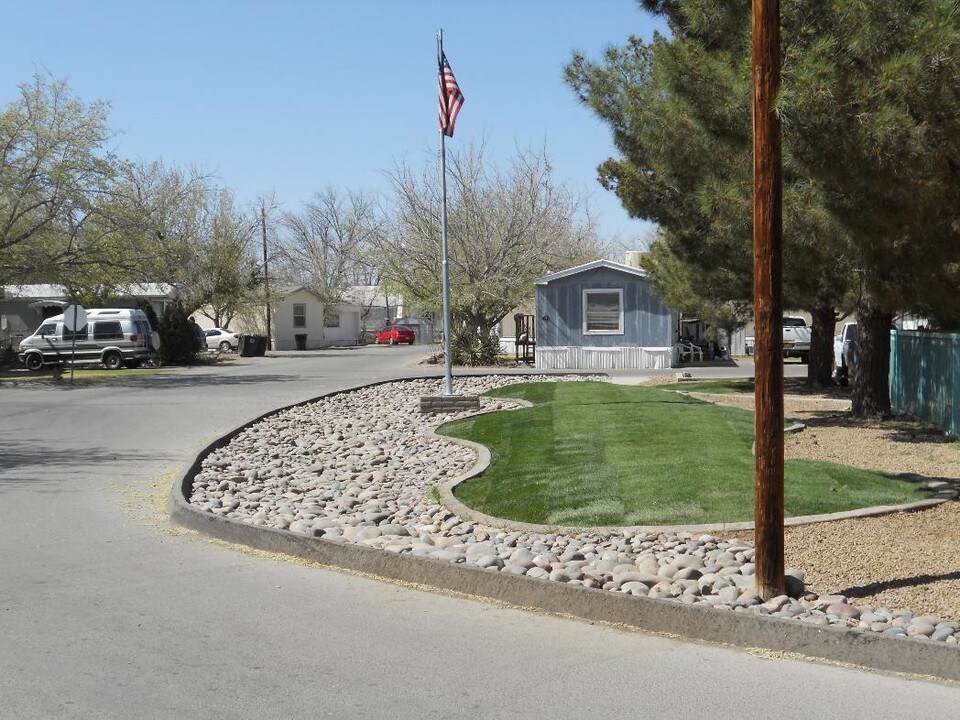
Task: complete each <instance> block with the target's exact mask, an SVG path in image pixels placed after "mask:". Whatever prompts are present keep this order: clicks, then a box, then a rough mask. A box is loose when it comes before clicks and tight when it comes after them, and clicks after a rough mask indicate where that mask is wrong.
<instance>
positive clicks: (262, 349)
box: [257, 335, 268, 357]
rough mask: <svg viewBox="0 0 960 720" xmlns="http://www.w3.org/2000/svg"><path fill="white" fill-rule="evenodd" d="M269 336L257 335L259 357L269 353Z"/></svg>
mask: <svg viewBox="0 0 960 720" xmlns="http://www.w3.org/2000/svg"><path fill="white" fill-rule="evenodd" d="M267 340H268V338H267V336H266V335H257V357H263V356H264V355H266V354H267Z"/></svg>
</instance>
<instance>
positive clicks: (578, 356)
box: [536, 345, 671, 370]
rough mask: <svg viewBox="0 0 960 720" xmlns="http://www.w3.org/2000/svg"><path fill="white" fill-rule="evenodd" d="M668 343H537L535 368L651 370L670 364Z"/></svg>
mask: <svg viewBox="0 0 960 720" xmlns="http://www.w3.org/2000/svg"><path fill="white" fill-rule="evenodd" d="M670 354H671V349H670V348H669V347H618V348H606V347H544V346H542V345H538V346H537V364H536V367H537V369H538V370H654V369H664V368H669V367H670Z"/></svg>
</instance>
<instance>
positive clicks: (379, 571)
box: [169, 380, 960, 681]
mask: <svg viewBox="0 0 960 720" xmlns="http://www.w3.org/2000/svg"><path fill="white" fill-rule="evenodd" d="M384 382H393V381H392V380H391V381H384ZM381 384H384V383H383V382H381V383H370V384H367V385H360V386H356V387H352V388H348V389H345V390H340V391H338V392H335V393H329V394H327V395H322V396H320V397H321V398H322V397H330V396H333V395H338V394H341V393H344V392H349V391H351V390H355V389H357V388H358V387H369V386H375V385H381ZM316 399H319V398H315V399H314V400H307V401H304V402H301V403H295V404H293V405H290V406H287V407H298V406H300V405H304V404H306V403H309V402H314V401H315V400H316ZM287 407H285V408H280V409H279V410H275V411H272V412H269V413H264V414H263V415H261V416H260V417H258V418H256V419H255V420H252V421H251V422H249V423H246V424H244V425H243V426H241V427H239V428H237V429H236V430H234V431H232V432H230V433H227V434H226V435H224V436H223V437H221V438H219V439H217V440H215V441H213V442H212V443H210V444H209V445H208V446H207V447H206V448H204V449H203V451H202V452H200V453H199V454H198V455H197V457H196V458H195V459H194V461H193V463H192V464H191V465H190V466H189V467H188V468H187V469H186V471H185V472H184V473H183V474H182V476H181V477H180V478H179V479H178V480H177V481H176V482H175V484H174V486H173V487H172V488H171V491H170V496H169V510H170V517H171V519H172V520H173V521H174V522H175V523H177V524H178V525H181V526H183V527H186V528H190V529H193V530H196V531H198V532H201V533H204V534H205V535H210V536H212V537H216V538H220V539H222V540H225V541H228V542H235V543H241V544H244V545H247V546H250V547H253V548H257V549H260V550H265V551H269V552H280V553H284V554H288V555H292V556H295V557H300V558H304V559H308V560H312V561H314V562H318V563H322V564H325V565H331V566H334V567H338V568H342V569H346V570H352V571H357V572H362V573H369V574H372V575H377V576H380V577H383V578H388V579H391V580H397V581H402V582H407V583H415V584H420V585H425V586H428V587H432V588H436V589H441V590H448V591H452V592H457V593H463V594H466V595H472V596H476V597H479V598H484V599H488V600H497V601H501V602H505V603H509V604H511V605H516V606H519V607H524V608H536V609H539V610H543V611H546V612H551V613H558V614H562V615H569V616H573V617H577V618H581V619H584V620H589V621H595V622H606V623H612V624H620V625H625V626H628V627H633V628H638V629H641V630H647V631H651V632H658V633H668V634H671V635H679V636H682V637H685V638H690V639H695V640H703V641H707V642H713V643H721V644H726V645H733V646H737V647H741V648H764V649H767V650H773V651H784V652H791V653H798V654H800V655H803V656H807V657H810V658H820V659H825V660H830V661H835V662H842V663H850V664H853V665H860V666H864V667H868V668H874V669H877V670H883V671H889V672H898V673H910V674H916V675H925V676H931V677H936V678H943V679H947V680H955V681H960V647H951V646H948V645H943V644H940V643H932V642H930V641H928V640H917V639H899V638H889V637H882V636H879V635H876V634H873V633H864V632H860V631H856V630H850V629H844V628H836V627H820V626H816V625H812V624H809V623H803V622H798V621H792V620H785V619H780V618H771V617H764V616H757V615H751V614H743V613H737V612H734V611H727V612H725V611H721V610H716V609H713V608H704V607H700V606H692V605H684V604H682V603H679V602H676V601H672V600H659V599H651V598H646V597H636V596H626V595H622V594H618V593H613V592H609V591H604V590H597V589H591V588H584V587H575V586H570V585H566V584H563V583H557V582H551V581H548V580H537V579H531V578H527V577H519V576H515V575H510V574H508V573H502V572H498V571H493V570H484V569H481V568H478V567H473V566H468V565H465V564H454V563H448V562H444V561H440V560H435V559H432V558H414V557H409V556H405V555H398V554H394V553H391V552H387V551H385V550H378V549H375V548H369V547H365V546H362V545H356V544H353V543H348V542H344V541H341V540H325V539H323V538H312V537H307V536H303V535H297V534H295V533H291V532H289V531H286V530H274V529H270V528H262V527H254V526H252V525H247V524H245V523H239V522H234V521H232V520H227V519H225V518H223V517H220V516H216V515H211V514H208V513H204V512H202V511H200V510H199V509H197V508H195V507H193V506H191V505H190V504H189V502H188V499H189V497H190V491H191V488H192V486H193V478H194V477H195V476H196V474H197V473H198V472H199V471H200V468H201V463H202V460H203V458H204V457H206V455H207V454H209V453H210V452H211V451H213V450H215V449H218V448H220V447H223V446H224V445H226V444H227V443H229V442H230V440H232V439H233V438H234V437H235V436H236V435H238V434H239V433H241V432H243V431H244V430H245V429H246V428H247V427H249V426H251V425H253V424H255V423H257V422H260V421H261V420H262V419H264V418H266V417H268V416H270V415H274V414H275V413H277V412H282V411H283V410H285V409H287Z"/></svg>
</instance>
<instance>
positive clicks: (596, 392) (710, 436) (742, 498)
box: [442, 382, 924, 526]
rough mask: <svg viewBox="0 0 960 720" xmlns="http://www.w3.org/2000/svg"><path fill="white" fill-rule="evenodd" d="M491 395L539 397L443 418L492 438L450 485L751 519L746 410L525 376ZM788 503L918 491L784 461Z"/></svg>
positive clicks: (491, 505)
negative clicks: (483, 463)
mask: <svg viewBox="0 0 960 720" xmlns="http://www.w3.org/2000/svg"><path fill="white" fill-rule="evenodd" d="M491 394H494V395H499V396H507V397H517V398H523V399H525V400H529V401H530V402H532V403H534V407H532V408H528V409H523V410H516V411H509V412H500V413H491V414H488V415H480V416H477V417H473V418H468V419H466V420H459V421H456V422H453V423H450V424H448V425H445V426H444V427H443V429H442V432H443V433H444V434H447V435H452V436H455V437H460V438H464V439H467V440H473V441H475V442H479V443H482V444H484V445H486V446H487V447H488V448H490V451H491V454H492V461H491V465H490V468H489V469H488V470H487V471H486V472H485V473H484V474H483V475H482V476H481V477H479V478H475V479H473V480H470V481H468V482H466V483H464V484H463V485H461V486H460V487H459V488H458V490H457V497H459V498H460V500H462V501H463V502H464V503H466V504H467V505H469V506H470V507H472V508H475V509H477V510H479V511H481V512H484V513H488V514H490V515H495V516H498V517H505V518H509V519H512V520H519V521H524V522H534V523H543V524H547V525H574V526H577V525H580V526H589V525H655V524H682V523H689V524H695V523H712V522H735V521H742V520H751V519H752V518H753V474H754V469H753V468H754V465H753V456H752V454H751V450H750V448H751V444H752V442H753V413H751V412H747V411H745V410H740V409H737V408H725V407H719V406H716V405H712V404H709V403H704V402H701V401H698V400H695V399H693V398H690V397H688V396H684V395H680V394H678V393H676V392H673V389H672V388H671V389H663V388H658V387H628V386H623V385H614V384H611V383H604V382H566V383H563V382H561V383H529V384H523V385H513V386H511V387H507V388H500V389H499V390H496V391H494V392H492V393H491ZM785 493H786V498H785V502H786V513H787V515H788V516H791V515H811V514H816V513H824V512H835V511H839V510H850V509H853V508H859V507H869V506H872V505H886V504H893V503H901V502H907V501H910V500H916V499H920V498H922V497H924V494H923V491H922V489H920V488H918V487H917V486H915V485H913V484H910V483H908V482H905V481H902V480H897V479H893V478H888V477H886V476H884V475H881V474H879V473H874V472H867V471H863V470H858V469H855V468H849V467H844V466H841V465H834V464H831V463H821V462H806V461H799V460H791V461H788V462H787V464H786V490H785Z"/></svg>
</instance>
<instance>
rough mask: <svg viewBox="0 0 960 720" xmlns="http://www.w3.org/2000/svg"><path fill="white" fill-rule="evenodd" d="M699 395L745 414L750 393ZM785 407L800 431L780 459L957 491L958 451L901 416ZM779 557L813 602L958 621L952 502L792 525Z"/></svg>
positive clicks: (821, 405)
mask: <svg viewBox="0 0 960 720" xmlns="http://www.w3.org/2000/svg"><path fill="white" fill-rule="evenodd" d="M697 397H702V398H703V399H708V400H710V401H712V402H717V403H718V404H724V405H735V406H738V407H745V408H752V407H753V396H752V395H702V394H697ZM784 400H785V409H786V413H787V415H788V416H789V417H791V418H796V419H798V420H800V421H801V422H803V423H805V424H806V425H807V429H806V430H804V431H803V432H799V433H795V434H792V435H789V436H788V437H787V439H786V444H785V452H786V457H788V458H801V459H808V460H827V461H830V462H835V463H839V464H844V465H851V466H854V467H858V468H863V469H867V470H878V471H883V472H895V473H911V474H915V475H917V476H921V477H922V478H924V479H926V480H937V479H942V480H947V481H950V482H953V483H956V484H957V485H960V445H958V443H957V442H954V441H951V440H950V438H947V437H946V436H945V435H944V434H943V433H942V432H940V431H938V430H936V429H934V428H930V427H925V426H923V425H921V424H919V423H916V422H911V421H908V420H903V419H896V420H891V421H885V422H860V421H855V420H852V419H851V418H850V417H849V414H848V410H849V407H850V403H849V401H848V400H843V399H836V398H832V397H825V396H807V395H804V396H793V395H787V396H785V398H784ZM737 537H742V538H744V539H752V537H749V536H744V535H743V534H739V535H737ZM786 559H787V564H788V565H789V566H791V567H798V568H802V569H803V570H804V572H805V573H806V582H807V587H808V588H809V589H810V590H812V591H813V592H816V593H819V594H821V595H823V594H834V593H836V594H842V595H846V596H848V597H849V598H850V599H851V602H855V603H856V604H862V605H872V606H874V607H887V608H889V609H892V610H893V609H906V610H911V611H913V612H914V613H915V614H917V615H925V614H931V615H939V616H940V617H942V618H944V619H951V620H960V503H957V502H948V503H944V504H942V505H938V506H936V507H934V508H931V509H927V510H921V511H917V512H902V513H895V514H892V515H883V516H879V517H869V518H857V519H851V520H838V521H834V522H828V523H820V524H817V525H804V526H799V527H790V528H787V529H786Z"/></svg>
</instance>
